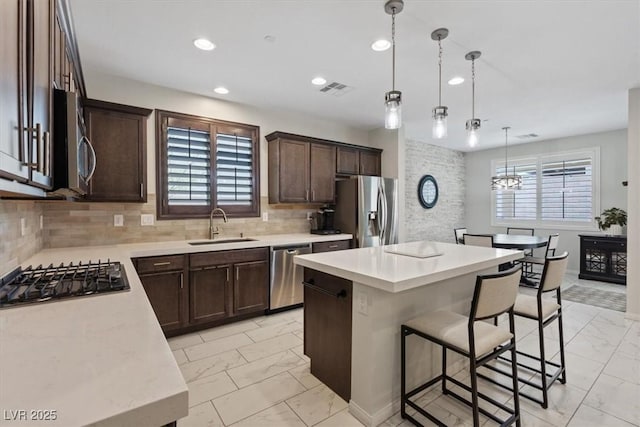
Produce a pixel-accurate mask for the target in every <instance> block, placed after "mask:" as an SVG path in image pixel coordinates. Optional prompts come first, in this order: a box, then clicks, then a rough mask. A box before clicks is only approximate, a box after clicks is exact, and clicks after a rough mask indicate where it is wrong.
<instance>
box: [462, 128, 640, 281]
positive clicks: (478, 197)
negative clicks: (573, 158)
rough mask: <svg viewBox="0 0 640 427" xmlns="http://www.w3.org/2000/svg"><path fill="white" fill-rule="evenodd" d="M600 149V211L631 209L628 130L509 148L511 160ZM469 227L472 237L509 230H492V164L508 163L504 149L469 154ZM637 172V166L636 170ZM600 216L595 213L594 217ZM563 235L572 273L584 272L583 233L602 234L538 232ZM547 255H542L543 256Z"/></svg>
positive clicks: (467, 205) (467, 159)
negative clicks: (503, 160)
mask: <svg viewBox="0 0 640 427" xmlns="http://www.w3.org/2000/svg"><path fill="white" fill-rule="evenodd" d="M591 147H600V207H601V210H604V209H607V208H610V207H613V206H615V207H618V208H622V209H626V208H627V187H623V186H622V181H625V180H626V179H627V131H626V129H623V130H617V131H611V132H603V133H596V134H588V135H578V136H572V137H567V138H560V139H552V140H547V141H537V142H532V143H529V144H518V145H513V146H510V147H509V157H521V156H527V155H536V154H553V153H557V152H563V151H570V150H579V149H583V148H591ZM465 157H466V162H465V165H466V179H465V180H466V183H467V192H466V202H465V210H466V222H467V223H466V226H467V228H468V229H469V231H470V232H472V233H498V232H505V230H506V229H505V227H492V226H491V186H490V183H491V176H492V175H493V173H492V170H491V161H492V160H494V159H504V148H495V149H490V150H483V151H476V152H471V153H466V156H465ZM636 168H637V166H636ZM599 213H600V212H594V216H596V215H597V214H599ZM551 233H560V244H559V250H560V251H561V252H562V251H568V252H569V267H568V268H569V270H572V271H578V270H579V269H580V239H579V237H578V234H581V233H599V231H598V229H597V227H596V228H594V229H590V230H580V231H578V230H563V229H553V228H547V229H536V234H539V235H548V234H551ZM543 253H544V252H541V254H543Z"/></svg>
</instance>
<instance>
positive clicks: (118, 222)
mask: <svg viewBox="0 0 640 427" xmlns="http://www.w3.org/2000/svg"><path fill="white" fill-rule="evenodd" d="M143 225H144V224H143ZM113 226H114V227H122V226H124V215H119V214H116V215H114V216H113Z"/></svg>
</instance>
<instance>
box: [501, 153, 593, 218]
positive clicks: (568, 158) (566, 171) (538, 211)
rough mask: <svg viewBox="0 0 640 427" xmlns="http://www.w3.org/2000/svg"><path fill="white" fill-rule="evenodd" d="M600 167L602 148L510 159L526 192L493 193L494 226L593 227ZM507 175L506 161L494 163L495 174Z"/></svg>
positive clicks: (523, 190)
mask: <svg viewBox="0 0 640 427" xmlns="http://www.w3.org/2000/svg"><path fill="white" fill-rule="evenodd" d="M599 167H600V164H599V149H598V148H592V149H586V150H583V151H575V152H566V153H556V154H552V155H540V156H537V157H535V158H531V157H529V158H526V159H525V158H522V159H513V160H509V173H510V174H513V173H515V174H518V175H520V176H522V189H520V190H508V191H494V192H493V194H492V198H493V224H494V225H507V226H509V225H516V224H521V225H527V226H537V227H552V226H557V227H562V226H568V227H578V228H580V227H582V228H590V227H593V226H594V219H593V217H594V216H595V213H596V212H599V205H600V203H599V193H598V191H597V183H598V179H599V178H598V177H599ZM504 172H505V171H504V162H501V161H499V160H494V161H493V162H492V174H494V175H503V174H504Z"/></svg>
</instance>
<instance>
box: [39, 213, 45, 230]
mask: <svg viewBox="0 0 640 427" xmlns="http://www.w3.org/2000/svg"><path fill="white" fill-rule="evenodd" d="M43 228H44V217H43V216H42V215H40V230H42V229H43Z"/></svg>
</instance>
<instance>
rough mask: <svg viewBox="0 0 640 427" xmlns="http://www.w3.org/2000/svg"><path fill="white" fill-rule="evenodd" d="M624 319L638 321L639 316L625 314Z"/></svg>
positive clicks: (636, 314)
mask: <svg viewBox="0 0 640 427" xmlns="http://www.w3.org/2000/svg"><path fill="white" fill-rule="evenodd" d="M624 318H625V319H629V320H640V314H638V313H629V312H627V313H625V314H624Z"/></svg>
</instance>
